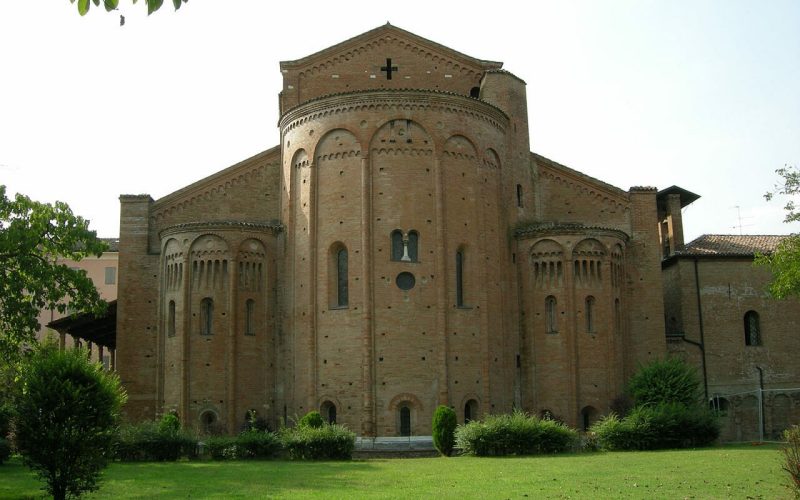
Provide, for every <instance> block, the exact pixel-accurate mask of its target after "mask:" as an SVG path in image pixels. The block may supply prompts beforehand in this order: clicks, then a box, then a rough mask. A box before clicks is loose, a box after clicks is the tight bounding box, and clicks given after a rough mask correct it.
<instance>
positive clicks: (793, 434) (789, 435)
mask: <svg viewBox="0 0 800 500" xmlns="http://www.w3.org/2000/svg"><path fill="white" fill-rule="evenodd" d="M783 439H785V440H786V446H785V447H784V448H783V455H784V457H785V459H786V460H785V462H784V464H783V470H785V471H786V472H788V473H789V477H790V478H791V480H792V489H793V490H794V494H795V496H796V497H798V498H800V426H797V425H794V426H792V427H791V428H789V429H786V430H785V431H784V432H783Z"/></svg>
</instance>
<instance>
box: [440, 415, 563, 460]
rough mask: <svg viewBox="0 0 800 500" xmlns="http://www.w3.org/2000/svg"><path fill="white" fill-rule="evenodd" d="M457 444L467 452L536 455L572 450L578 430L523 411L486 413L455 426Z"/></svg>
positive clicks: (476, 453)
mask: <svg viewBox="0 0 800 500" xmlns="http://www.w3.org/2000/svg"><path fill="white" fill-rule="evenodd" d="M455 436H456V446H457V447H459V448H461V451H462V452H463V453H465V454H467V455H477V456H503V455H537V454H545V453H559V452H564V451H567V450H570V449H571V448H572V447H573V445H575V444H576V443H577V441H578V432H577V431H576V430H574V429H571V428H569V427H567V426H566V425H564V424H562V423H561V422H557V421H555V420H549V419H545V420H540V419H539V418H537V417H534V416H530V415H527V414H525V413H523V412H521V411H515V412H514V413H512V414H510V415H508V414H503V415H487V416H486V417H485V418H484V419H483V420H480V421H472V422H469V423H468V424H466V425H460V426H458V428H456V433H455Z"/></svg>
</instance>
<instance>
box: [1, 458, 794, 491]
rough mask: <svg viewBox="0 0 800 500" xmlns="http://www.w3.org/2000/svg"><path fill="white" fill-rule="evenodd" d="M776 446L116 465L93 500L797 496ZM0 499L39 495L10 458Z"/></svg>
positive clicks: (4, 468) (16, 461)
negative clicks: (789, 486)
mask: <svg viewBox="0 0 800 500" xmlns="http://www.w3.org/2000/svg"><path fill="white" fill-rule="evenodd" d="M781 459H782V454H781V453H780V451H779V447H778V446H775V445H766V446H726V447H719V448H707V449H701V450H675V451H654V452H618V453H584V454H567V455H555V456H545V457H525V458H516V457H513V458H473V457H457V458H420V459H394V460H379V459H373V460H355V461H352V462H286V461H265V462H258V461H233V462H211V461H197V462H185V461H184V462H178V463H115V464H112V465H111V466H110V467H109V468H108V469H107V470H106V473H105V476H104V480H103V481H102V483H101V489H100V491H98V492H97V493H95V494H93V495H88V496H87V497H86V498H250V499H255V498H326V499H327V498H436V497H440V498H461V499H463V498H503V499H505V498H648V499H649V498H703V499H705V498H770V499H773V498H792V493H791V491H790V490H789V489H788V488H787V486H786V485H788V479H787V478H788V476H786V474H785V473H784V472H783V471H781ZM0 498H42V492H41V490H39V483H38V482H37V480H36V479H35V477H34V476H33V475H32V474H31V473H30V472H29V471H28V469H26V468H25V467H24V466H22V465H21V463H20V461H19V459H12V460H11V461H10V462H8V463H6V464H5V465H2V466H0Z"/></svg>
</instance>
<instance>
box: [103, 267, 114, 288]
mask: <svg viewBox="0 0 800 500" xmlns="http://www.w3.org/2000/svg"><path fill="white" fill-rule="evenodd" d="M105 274H106V276H105V278H106V279H105V283H106V285H115V284H116V283H117V268H116V267H107V268H105Z"/></svg>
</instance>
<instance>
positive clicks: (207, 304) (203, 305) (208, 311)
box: [200, 297, 214, 335]
mask: <svg viewBox="0 0 800 500" xmlns="http://www.w3.org/2000/svg"><path fill="white" fill-rule="evenodd" d="M213 333H214V301H213V300H211V299H210V298H208V297H206V298H204V299H203V300H201V301H200V334H202V335H212V334H213Z"/></svg>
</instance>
